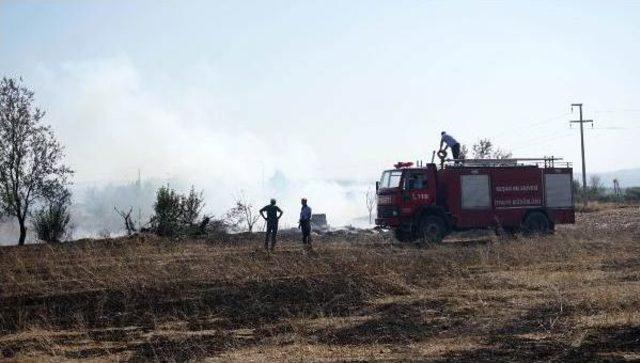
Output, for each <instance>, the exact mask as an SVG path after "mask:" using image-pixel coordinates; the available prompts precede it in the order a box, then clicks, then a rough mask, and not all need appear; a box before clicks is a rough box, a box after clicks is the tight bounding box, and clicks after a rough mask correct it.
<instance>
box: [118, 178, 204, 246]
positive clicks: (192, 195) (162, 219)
mask: <svg viewBox="0 0 640 363" xmlns="http://www.w3.org/2000/svg"><path fill="white" fill-rule="evenodd" d="M203 208H204V202H203V200H202V192H200V193H198V192H196V190H195V187H193V186H192V187H191V190H190V192H189V194H188V195H181V194H179V193H177V192H176V191H175V190H173V189H171V188H170V187H169V186H166V187H160V189H158V192H157V193H156V202H155V204H154V206H153V209H154V211H155V214H154V216H153V217H152V218H151V227H152V228H153V230H154V231H155V232H156V233H157V234H158V235H160V236H175V235H189V234H198V233H201V232H202V231H204V230H205V229H206V227H207V224H208V223H209V222H210V220H211V218H210V217H207V216H205V217H204V218H203V219H202V221H200V222H198V218H200V213H201V212H202V209H203ZM125 216H126V215H125ZM125 216H123V218H125ZM125 224H126V218H125Z"/></svg>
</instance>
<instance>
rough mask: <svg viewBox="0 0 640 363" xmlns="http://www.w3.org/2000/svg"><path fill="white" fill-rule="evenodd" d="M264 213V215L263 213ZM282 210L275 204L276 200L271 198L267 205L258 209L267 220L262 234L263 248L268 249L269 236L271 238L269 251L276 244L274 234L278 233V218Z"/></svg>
mask: <svg viewBox="0 0 640 363" xmlns="http://www.w3.org/2000/svg"><path fill="white" fill-rule="evenodd" d="M265 213H266V215H265ZM282 214H283V212H282V210H281V209H280V208H278V206H277V205H276V200H275V199H271V203H269V205H266V206H264V208H262V209H260V215H261V216H262V218H264V219H265V220H266V221H267V233H266V234H265V236H264V249H265V250H269V238H271V251H273V248H274V247H275V246H276V234H277V233H278V220H279V219H280V217H282Z"/></svg>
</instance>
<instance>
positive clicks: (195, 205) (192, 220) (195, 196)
mask: <svg viewBox="0 0 640 363" xmlns="http://www.w3.org/2000/svg"><path fill="white" fill-rule="evenodd" d="M180 207H181V209H182V210H181V221H180V222H181V223H182V224H183V225H184V226H193V225H196V224H197V219H198V217H199V216H200V213H201V212H202V209H203V208H204V202H203V200H202V192H200V193H198V192H196V189H195V187H194V186H191V190H190V191H189V194H188V195H186V196H181V197H180ZM205 218H207V217H205Z"/></svg>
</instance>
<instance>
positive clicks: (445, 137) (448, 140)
mask: <svg viewBox="0 0 640 363" xmlns="http://www.w3.org/2000/svg"><path fill="white" fill-rule="evenodd" d="M440 135H442V137H441V138H440V151H446V150H447V148H449V147H450V148H451V154H452V156H453V158H454V159H458V157H460V143H459V142H458V141H456V139H454V138H453V136H451V135H449V134H447V133H446V132H444V131H442V133H440ZM444 144H446V145H447V146H446V147H445V148H444V149H443V148H442V145H444Z"/></svg>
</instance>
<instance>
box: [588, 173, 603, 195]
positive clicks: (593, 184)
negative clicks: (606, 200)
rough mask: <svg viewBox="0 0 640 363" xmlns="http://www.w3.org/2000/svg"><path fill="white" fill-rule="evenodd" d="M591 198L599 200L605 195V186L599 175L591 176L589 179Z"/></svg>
mask: <svg viewBox="0 0 640 363" xmlns="http://www.w3.org/2000/svg"><path fill="white" fill-rule="evenodd" d="M587 191H588V193H589V198H590V199H592V200H597V199H599V198H600V197H602V195H603V194H604V185H603V184H602V180H601V179H600V177H599V176H598V175H591V177H590V178H589V186H588V188H587Z"/></svg>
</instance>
